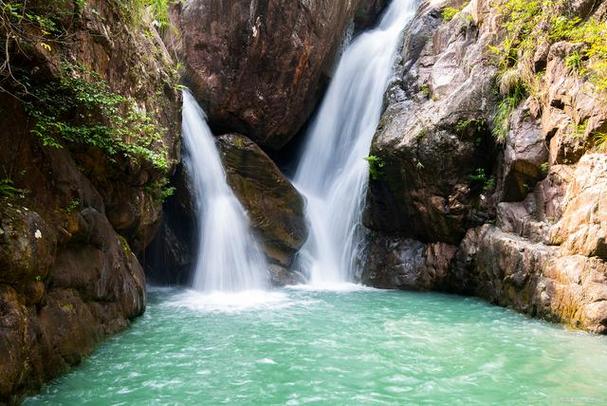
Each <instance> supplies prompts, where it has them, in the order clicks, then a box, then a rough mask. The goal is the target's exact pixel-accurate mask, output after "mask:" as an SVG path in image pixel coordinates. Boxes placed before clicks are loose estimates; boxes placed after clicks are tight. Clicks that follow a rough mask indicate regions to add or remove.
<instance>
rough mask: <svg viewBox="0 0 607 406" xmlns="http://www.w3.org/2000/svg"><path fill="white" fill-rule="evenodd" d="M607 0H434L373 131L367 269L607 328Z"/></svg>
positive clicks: (386, 280) (388, 282)
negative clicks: (533, 1) (377, 168)
mask: <svg viewBox="0 0 607 406" xmlns="http://www.w3.org/2000/svg"><path fill="white" fill-rule="evenodd" d="M536 6H537V5H536ZM606 7H607V6H606V4H605V2H601V1H598V2H584V1H580V2H573V3H570V2H563V3H559V2H557V3H556V4H554V5H551V6H550V7H546V8H542V7H541V6H537V7H536V8H535V9H534V8H533V7H531V6H524V5H522V4H520V2H516V1H498V2H489V1H485V0H473V1H470V2H453V1H452V2H425V3H423V4H422V6H421V7H420V9H419V12H418V15H417V17H416V18H415V19H414V21H413V22H412V23H411V26H410V28H409V30H408V31H407V32H406V34H405V38H404V45H403V51H402V60H401V61H400V62H399V63H398V66H397V79H396V80H395V82H394V83H393V85H392V86H391V88H390V90H389V91H388V94H387V95H386V104H387V107H386V111H385V113H384V115H383V117H382V122H381V124H380V128H379V129H378V131H377V134H376V136H375V139H374V143H373V147H372V152H371V154H372V155H375V156H377V157H378V160H380V161H381V162H382V168H381V176H379V177H377V179H374V180H372V181H371V184H370V187H369V192H368V198H367V209H366V213H365V225H366V226H367V227H368V228H369V229H371V230H372V231H371V233H370V237H369V239H368V241H369V243H368V246H367V250H366V258H365V264H366V265H365V269H364V271H363V280H364V281H365V282H366V283H368V284H371V285H374V286H381V287H391V288H403V289H418V290H443V291H448V292H456V293H463V294H472V295H476V296H480V297H483V298H485V299H487V300H489V301H490V302H492V303H495V304H498V305H502V306H508V307H512V308H514V309H516V310H518V311H521V312H524V313H527V314H529V315H532V316H537V317H542V318H545V319H549V320H553V321H558V322H563V323H566V324H569V325H571V326H573V327H576V328H581V329H585V330H589V331H592V332H596V333H606V332H607V304H606V303H607V301H606V299H607V262H606V260H607V255H606V254H607V250H606V249H605V231H606V228H605V227H606V224H607V211H606V210H605V203H606V202H607V200H606V197H607V196H606V194H607V189H606V185H607V184H606V183H605V177H606V173H605V169H606V165H607V154H605V150H604V148H605V144H604V143H603V142H604V134H605V130H606V129H607V103H606V100H607V99H606V95H605V91H604V88H603V87H602V86H603V83H602V82H601V78H603V77H604V76H601V75H604V72H603V71H602V69H604V68H603V67H602V65H600V64H601V63H604V58H605V55H603V54H601V53H600V52H596V50H595V48H597V47H599V46H600V45H601V44H603V42H604V39H603V38H605V37H604V35H600V34H599V35H600V37H597V36H596V35H595V34H594V33H595V32H596V31H599V32H602V33H603V34H604V32H606V31H605V28H606V27H605V23H604V22H603V21H604V19H605V14H606V12H607V8H606ZM516 13H519V14H516ZM521 13H522V14H521ZM525 13H526V14H525ZM509 19H510V20H509ZM508 21H510V22H511V23H510V24H509V25H508V24H507V23H508ZM563 21H565V22H567V21H568V22H569V23H567V24H569V25H568V26H567V27H569V28H562V26H565V25H566V23H563ZM559 23H561V25H559ZM525 24H526V25H525ZM525 38H534V40H533V41H526V40H525ZM506 41H510V42H506ZM602 41H603V42H602ZM508 47H510V48H508ZM505 53H508V54H507V55H504V54H505ZM578 57H579V60H578ZM602 80H604V79H602Z"/></svg>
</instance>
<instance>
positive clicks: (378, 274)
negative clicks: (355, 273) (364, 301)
mask: <svg viewBox="0 0 607 406" xmlns="http://www.w3.org/2000/svg"><path fill="white" fill-rule="evenodd" d="M367 240H368V242H367V246H366V247H365V250H364V252H363V257H364V259H363V263H364V267H363V270H362V276H361V281H362V282H363V283H364V284H366V285H369V286H373V287H376V288H382V289H386V288H387V289H395V288H397V289H408V290H438V289H440V288H441V286H443V284H444V283H445V280H446V278H447V277H448V273H449V268H450V264H451V260H452V259H453V257H454V255H455V252H456V247H454V246H451V245H448V244H445V243H434V244H423V243H421V242H419V241H415V240H410V239H402V238H398V237H385V236H381V235H373V234H372V235H370V236H368V238H367Z"/></svg>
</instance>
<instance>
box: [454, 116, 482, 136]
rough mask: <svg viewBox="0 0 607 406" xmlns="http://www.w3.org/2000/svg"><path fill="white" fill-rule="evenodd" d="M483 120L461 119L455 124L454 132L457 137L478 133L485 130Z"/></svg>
mask: <svg viewBox="0 0 607 406" xmlns="http://www.w3.org/2000/svg"><path fill="white" fill-rule="evenodd" d="M485 126H486V123H485V120H479V119H475V118H468V119H462V120H459V121H458V122H457V124H455V132H456V133H457V134H458V135H468V134H470V133H473V134H476V133H480V132H482V131H483V130H484V129H485Z"/></svg>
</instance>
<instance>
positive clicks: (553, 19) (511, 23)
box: [492, 0, 607, 90]
mask: <svg viewBox="0 0 607 406" xmlns="http://www.w3.org/2000/svg"><path fill="white" fill-rule="evenodd" d="M568 5H569V1H567V0H497V2H496V5H495V8H496V9H497V10H498V12H499V14H500V16H501V18H502V19H503V26H504V28H505V30H506V35H505V37H504V39H503V40H502V42H501V43H500V44H499V45H497V46H494V47H492V51H493V52H494V54H495V55H496V56H497V64H498V66H499V68H500V71H501V72H505V71H506V70H508V69H510V68H512V67H518V68H520V70H521V72H522V77H523V80H524V82H525V86H526V87H527V88H528V89H532V88H534V87H535V84H534V83H533V82H535V81H536V80H538V79H539V78H538V77H537V76H536V74H535V72H533V68H532V66H533V63H532V58H533V56H534V53H535V50H536V49H537V47H538V45H539V44H548V45H550V44H553V43H555V42H558V41H568V42H571V43H576V44H579V45H581V48H580V49H579V50H577V51H575V52H573V53H571V54H570V55H569V56H568V57H567V59H566V61H565V62H566V64H567V66H568V67H569V68H570V69H572V70H574V71H575V72H577V73H579V74H580V75H584V76H587V77H588V79H589V80H590V81H592V82H593V83H594V84H595V85H596V86H597V88H598V89H599V90H607V21H601V20H597V19H595V18H590V19H588V20H582V19H580V18H579V17H577V16H572V15H569V14H567V11H566V10H567V7H568Z"/></svg>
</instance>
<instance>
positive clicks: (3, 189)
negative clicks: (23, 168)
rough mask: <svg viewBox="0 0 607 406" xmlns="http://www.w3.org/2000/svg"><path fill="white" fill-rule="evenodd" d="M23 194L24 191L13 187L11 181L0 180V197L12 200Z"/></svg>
mask: <svg viewBox="0 0 607 406" xmlns="http://www.w3.org/2000/svg"><path fill="white" fill-rule="evenodd" d="M24 193H25V191H24V190H22V189H19V188H17V187H15V184H14V183H13V180H12V179H10V178H4V179H0V197H5V198H12V197H16V196H20V195H23V194H24Z"/></svg>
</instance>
